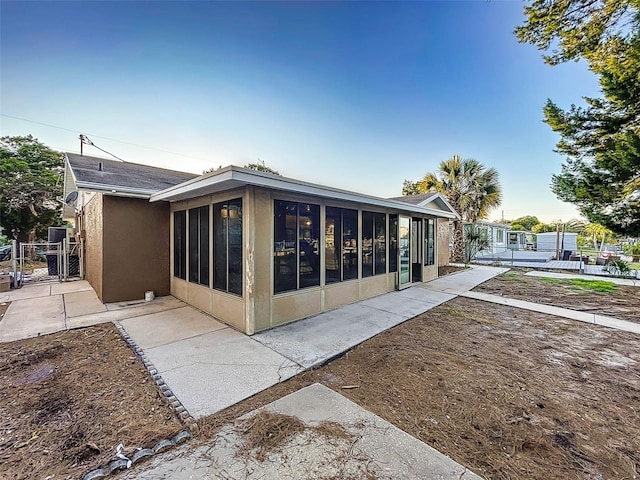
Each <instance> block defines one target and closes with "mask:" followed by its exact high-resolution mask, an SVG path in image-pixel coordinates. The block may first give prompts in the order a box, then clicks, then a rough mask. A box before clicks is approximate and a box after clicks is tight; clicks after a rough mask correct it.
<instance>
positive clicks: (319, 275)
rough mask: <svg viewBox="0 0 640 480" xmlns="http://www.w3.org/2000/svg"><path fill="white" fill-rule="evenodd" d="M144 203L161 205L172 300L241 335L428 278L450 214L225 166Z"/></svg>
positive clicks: (439, 205) (434, 271)
mask: <svg viewBox="0 0 640 480" xmlns="http://www.w3.org/2000/svg"><path fill="white" fill-rule="evenodd" d="M150 200H151V201H152V202H156V201H169V202H170V203H171V208H170V211H171V232H172V233H171V293H172V295H174V296H176V297H177V298H180V299H181V300H183V301H185V302H187V303H189V304H190V305H193V306H195V307H196V308H199V309H200V310H202V311H204V312H206V313H208V314H210V315H212V316H214V317H216V318H218V319H220V320H222V321H224V322H225V323H227V324H229V325H231V326H233V327H234V328H236V329H238V330H240V331H243V332H245V333H247V334H249V335H250V334H253V333H255V332H258V331H261V330H266V329H269V328H272V327H275V326H278V325H282V324H285V323H288V322H292V321H295V320H298V319H301V318H306V317H309V316H312V315H315V314H318V313H321V312H323V311H326V310H331V309H334V308H337V307H339V306H342V305H346V304H349V303H353V302H357V301H359V300H363V299H366V298H369V297H372V296H375V295H381V294H383V293H386V292H390V291H393V290H397V289H402V288H406V287H408V286H411V285H412V284H413V283H416V282H424V281H427V280H430V279H433V278H436V277H437V275H438V265H437V258H438V257H437V249H438V245H437V242H436V238H437V231H436V230H437V228H438V227H437V224H438V222H437V219H438V218H456V216H457V214H456V213H455V212H454V211H453V210H452V209H451V208H449V206H448V204H446V202H442V201H438V202H433V203H431V204H429V205H423V206H417V205H412V204H409V203H406V202H403V201H399V200H390V199H383V198H378V197H373V196H369V195H363V194H359V193H354V192H349V191H345V190H340V189H335V188H331V187H326V186H321V185H315V184H311V183H307V182H302V181H298V180H293V179H289V178H285V177H281V176H278V175H272V174H268V173H263V172H258V171H254V170H248V169H244V168H239V167H235V166H230V167H226V168H223V169H220V170H217V171H214V172H211V173H208V174H205V175H203V176H200V177H197V178H195V179H193V180H190V181H187V182H185V183H182V184H180V185H176V186H175V187H171V188H168V189H166V190H163V191H160V192H158V193H156V194H154V195H152V196H151V199H150ZM345 321H348V320H345Z"/></svg>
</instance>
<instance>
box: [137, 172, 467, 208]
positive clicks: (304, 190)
mask: <svg viewBox="0 0 640 480" xmlns="http://www.w3.org/2000/svg"><path fill="white" fill-rule="evenodd" d="M247 185H253V186H259V187H264V188H271V189H275V190H281V191H284V192H292V193H299V194H305V195H313V196H318V197H324V198H332V199H336V200H343V201H349V202H356V203H361V204H367V205H373V206H377V207H384V208H390V209H396V210H398V211H401V212H413V213H423V214H427V215H433V216H437V217H445V218H457V214H456V213H455V211H454V210H453V209H452V208H451V207H450V206H446V205H445V206H444V207H443V208H432V207H427V206H423V205H412V204H410V203H407V202H403V201H398V200H394V199H386V198H379V197H374V196H372V195H366V194H362V193H356V192H350V191H347V190H341V189H337V188H333V187H327V186H324V185H316V184H313V183H309V182H303V181H301V180H295V179H292V178H287V177H282V176H280V175H273V174H270V173H265V172H258V171H256V170H250V169H247V168H241V167H236V166H229V167H224V168H222V169H219V170H216V171H214V172H210V173H207V174H204V175H202V176H200V177H198V178H194V179H192V180H189V181H187V182H184V183H182V184H180V185H175V186H172V187H169V188H167V189H165V190H163V191H160V192H157V193H155V194H153V195H151V198H150V201H151V202H157V201H160V200H169V201H179V200H186V199H189V198H195V197H200V196H203V195H209V194H212V193H217V192H223V191H225V190H231V189H233V188H239V187H244V186H247ZM438 195H439V194H438ZM447 205H448V204H447Z"/></svg>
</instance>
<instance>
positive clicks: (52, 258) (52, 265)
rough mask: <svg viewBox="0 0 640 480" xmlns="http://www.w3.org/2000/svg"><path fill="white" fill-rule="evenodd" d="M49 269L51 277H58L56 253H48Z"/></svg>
mask: <svg viewBox="0 0 640 480" xmlns="http://www.w3.org/2000/svg"><path fill="white" fill-rule="evenodd" d="M45 256H46V257H47V269H48V270H49V275H58V254H57V253H56V252H47V253H46V254H45Z"/></svg>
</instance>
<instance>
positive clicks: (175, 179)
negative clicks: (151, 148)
mask: <svg viewBox="0 0 640 480" xmlns="http://www.w3.org/2000/svg"><path fill="white" fill-rule="evenodd" d="M67 159H68V160H69V165H70V167H71V169H72V170H73V174H74V177H75V180H76V185H77V186H78V187H79V188H86V189H95V190H112V189H114V188H115V189H118V187H120V188H124V189H126V190H127V191H131V192H133V193H136V192H137V193H141V194H149V195H150V194H151V193H154V192H159V191H160V190H164V189H166V188H169V187H173V186H174V185H178V184H180V183H183V182H186V181H187V180H191V179H192V178H195V177H197V176H198V175H196V174H193V173H186V172H178V171H175V170H167V169H164V168H158V167H150V166H148V165H140V164H138V163H129V162H119V161H116V160H109V159H106V158H98V157H90V156H88V155H82V156H81V155H78V154H76V153H67ZM100 164H102V170H100Z"/></svg>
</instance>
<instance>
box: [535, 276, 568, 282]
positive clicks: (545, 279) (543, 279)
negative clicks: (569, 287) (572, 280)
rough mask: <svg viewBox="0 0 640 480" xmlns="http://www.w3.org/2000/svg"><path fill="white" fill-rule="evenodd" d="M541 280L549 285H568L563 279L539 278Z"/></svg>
mask: <svg viewBox="0 0 640 480" xmlns="http://www.w3.org/2000/svg"><path fill="white" fill-rule="evenodd" d="M538 278H541V279H542V281H544V282H547V283H567V280H565V279H563V278H553V277H538Z"/></svg>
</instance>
